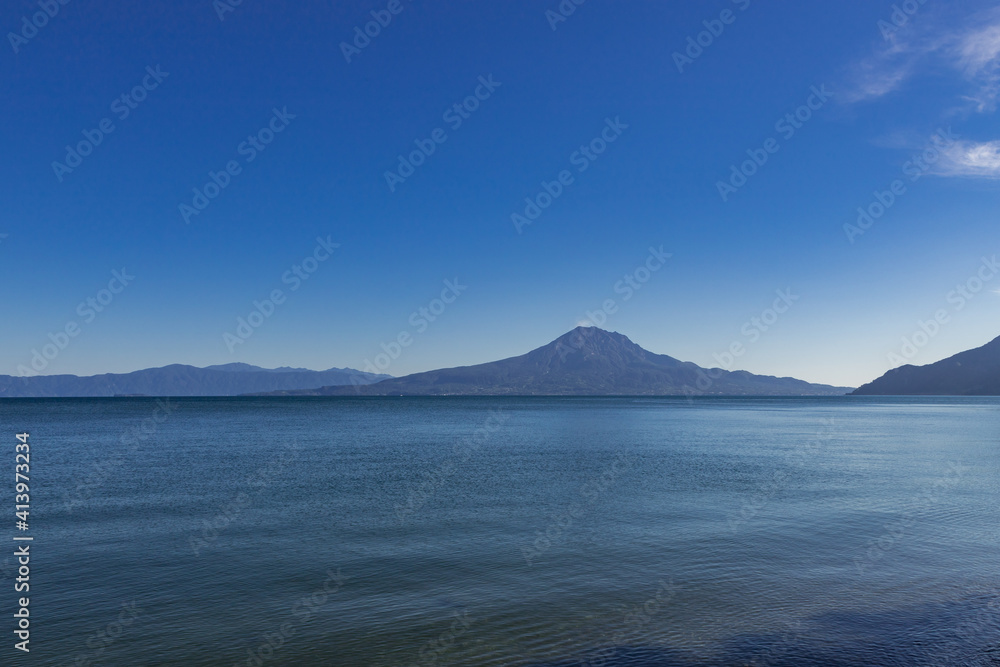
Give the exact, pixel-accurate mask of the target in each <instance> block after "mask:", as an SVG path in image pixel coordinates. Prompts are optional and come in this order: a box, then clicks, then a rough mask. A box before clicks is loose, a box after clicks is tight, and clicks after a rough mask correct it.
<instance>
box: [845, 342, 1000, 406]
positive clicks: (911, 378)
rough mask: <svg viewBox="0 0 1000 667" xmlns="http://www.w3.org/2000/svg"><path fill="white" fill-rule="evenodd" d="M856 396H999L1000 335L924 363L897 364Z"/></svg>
mask: <svg viewBox="0 0 1000 667" xmlns="http://www.w3.org/2000/svg"><path fill="white" fill-rule="evenodd" d="M854 394H855V395H858V396H1000V338H995V339H993V340H992V341H991V342H989V343H987V344H986V345H983V346H982V347H977V348H976V349H974V350H967V351H965V352H960V353H958V354H956V355H955V356H953V357H948V358H947V359H943V360H941V361H939V362H937V363H934V364H929V365H927V366H912V365H909V364H907V365H906V366H900V367H899V368H894V369H892V370H891V371H889V372H888V373H886V374H885V375H883V376H882V377H880V378H878V379H877V380H874V381H873V382H869V383H868V384H866V385H864V386H862V387H859V388H858V389H856V390H855V391H854Z"/></svg>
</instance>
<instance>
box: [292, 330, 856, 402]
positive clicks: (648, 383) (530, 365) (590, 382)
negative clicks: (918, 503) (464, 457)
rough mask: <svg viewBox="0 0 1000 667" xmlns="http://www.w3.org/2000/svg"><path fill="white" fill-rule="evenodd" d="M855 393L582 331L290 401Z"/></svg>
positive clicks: (609, 334) (314, 392)
mask: <svg viewBox="0 0 1000 667" xmlns="http://www.w3.org/2000/svg"><path fill="white" fill-rule="evenodd" d="M848 391H850V389H848V388H841V387H831V386H828V385H815V384H810V383H808V382H803V381H802V380H796V379H793V378H775V377H767V376H762V375H753V374H751V373H747V372H744V371H735V372H728V371H724V370H721V369H716V370H711V371H710V370H705V369H703V368H701V367H700V366H697V365H696V364H692V363H688V362H683V361H678V360H677V359H674V358H673V357H668V356H666V355H662V354H653V353H652V352H649V351H647V350H644V349H643V348H641V347H639V346H638V345H636V344H635V343H633V342H632V341H631V340H629V339H628V338H626V337H625V336H623V335H621V334H619V333H612V332H608V331H604V330H603V329H598V328H596V327H578V328H576V329H574V330H573V331H570V332H569V333H567V334H565V335H563V336H561V337H559V338H558V339H556V340H554V341H553V342H551V343H549V344H548V345H545V346H543V347H540V348H538V349H536V350H532V351H531V352H528V353H527V354H524V355H521V356H519V357H511V358H509V359H503V360H501V361H494V362H491V363H486V364H479V365H476V366H463V367H459V368H445V369H442V370H436V371H428V372H426V373H417V374H415V375H408V376H406V377H401V378H393V379H390V380H383V381H381V382H378V383H376V384H371V385H367V386H358V387H323V388H321V389H318V390H310V391H298V392H282V393H283V394H286V395H314V396H315V395H325V396H345V395H362V396H391V395H410V396H414V395H428V396H435V395H525V396H531V395H540V396H560V395H570V396H587V395H591V396H602V395H604V396H608V395H636V396H641V395H646V396H677V395H702V394H708V395H760V396H777V395H841V394H846V393H847V392H848Z"/></svg>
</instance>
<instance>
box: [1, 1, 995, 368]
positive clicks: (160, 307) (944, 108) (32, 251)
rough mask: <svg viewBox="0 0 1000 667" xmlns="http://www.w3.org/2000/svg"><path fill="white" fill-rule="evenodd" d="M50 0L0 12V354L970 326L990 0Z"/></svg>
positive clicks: (423, 358)
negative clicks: (580, 333)
mask: <svg viewBox="0 0 1000 667" xmlns="http://www.w3.org/2000/svg"><path fill="white" fill-rule="evenodd" d="M56 4H58V3H57V2H56V3H53V4H48V3H46V1H45V0H42V3H41V6H40V5H39V4H38V3H37V2H27V1H22V0H17V1H15V2H10V3H7V4H6V5H5V6H4V9H3V11H2V12H0V26H2V28H3V31H4V33H5V34H7V40H6V43H5V44H4V46H3V47H0V58H3V59H4V60H5V61H6V63H5V64H4V66H3V72H4V74H3V75H2V83H0V86H2V88H0V90H2V93H3V95H4V99H5V100H6V104H5V110H6V114H5V122H4V138H5V142H4V144H5V157H4V159H3V160H2V161H0V165H2V167H0V168H2V170H3V171H2V173H0V176H2V180H0V182H2V183H3V184H4V185H3V187H4V197H3V201H4V204H5V206H4V212H3V217H2V220H0V233H2V234H5V235H6V236H4V237H3V238H0V260H2V261H0V272H2V280H3V284H4V285H6V286H7V289H5V290H4V302H5V312H6V316H7V324H6V325H5V327H4V329H3V345H2V347H0V354H2V359H0V362H2V363H0V372H2V373H9V374H18V368H19V367H23V368H25V369H31V368H32V358H33V352H34V351H38V352H39V354H44V353H45V352H46V351H47V352H48V353H49V354H48V357H51V358H46V359H40V358H36V361H35V368H36V369H37V368H38V367H41V372H42V373H44V374H54V373H77V374H94V373H101V372H127V371H131V370H136V369H139V368H145V367H150V366H159V365H165V364H168V363H190V364H195V365H209V364H216V363H227V362H232V361H242V362H247V363H253V364H258V365H261V366H268V367H274V366H284V365H287V366H297V367H309V368H328V367H332V366H338V367H341V366H350V367H355V368H362V367H364V366H365V364H366V362H367V361H373V360H375V358H376V355H377V354H379V353H380V352H382V351H383V348H382V344H383V343H384V344H386V347H388V348H389V349H390V351H391V352H392V351H395V348H394V346H393V345H391V342H392V341H394V340H397V339H398V338H399V337H400V335H401V334H404V340H407V341H409V345H407V346H406V347H401V348H400V350H399V354H398V356H397V358H395V359H393V360H392V361H391V363H390V364H388V366H387V367H385V368H384V372H387V373H390V374H393V375H404V374H407V373H411V372H416V371H422V370H428V369H432V368H438V367H442V366H453V365H465V364H472V363H479V362H484V361H490V360H494V359H498V358H502V357H506V356H512V355H516V354H521V353H523V352H526V351H527V350H529V349H532V348H534V347H537V346H539V345H542V344H544V343H546V342H548V341H550V340H552V339H554V338H555V337H557V336H559V335H560V334H562V333H565V332H566V331H568V330H569V329H571V328H572V327H574V326H576V325H577V324H579V323H585V322H588V321H591V322H592V323H597V324H601V323H603V326H604V328H607V329H611V330H616V331H619V332H622V333H624V334H626V335H628V336H629V337H630V338H632V340H634V341H635V342H637V343H639V344H640V345H642V346H644V347H646V348H647V349H650V350H652V351H655V352H659V353H664V354H669V355H671V356H674V357H678V358H681V359H684V360H689V361H694V362H696V363H699V364H702V365H705V366H717V365H720V364H723V363H724V362H725V363H726V364H729V365H728V366H727V367H729V368H734V369H735V368H743V369H746V370H750V371H752V372H756V373H765V374H773V375H792V376H796V377H800V378H803V379H806V380H811V381H816V382H827V383H833V384H842V385H858V384H861V383H863V382H866V381H868V380H870V379H872V378H874V377H876V376H878V375H880V374H882V373H883V372H885V371H886V370H887V369H888V368H890V367H891V366H892V365H894V364H895V365H898V363H899V362H901V361H909V362H911V363H917V364H924V363H930V362H933V361H936V360H938V359H941V358H944V357H946V356H949V355H951V354H954V353H956V352H959V351H961V350H963V349H967V348H970V347H975V346H979V345H982V344H984V343H986V342H988V341H989V340H991V339H993V338H994V337H996V336H997V335H1000V327H998V326H997V317H996V313H997V309H998V307H1000V293H998V292H997V290H1000V275H995V276H993V275H990V274H991V273H996V271H995V270H993V269H991V268H989V266H990V262H991V261H992V257H993V256H994V254H995V253H997V254H1000V237H998V234H997V232H996V229H997V221H998V220H997V210H998V206H997V204H998V194H1000V189H998V185H1000V132H998V130H1000V125H998V123H997V115H996V104H997V97H998V94H1000V90H998V81H1000V11H998V10H997V9H996V7H995V6H991V4H992V3H986V2H949V3H944V2H934V1H933V0H928V1H927V2H926V3H924V4H919V3H918V2H917V1H916V0H911V2H910V3H909V4H905V3H896V4H897V5H898V6H901V9H900V11H901V12H902V11H903V5H905V8H906V9H909V10H911V11H912V13H911V14H906V13H905V12H903V13H897V14H896V16H895V17H894V16H893V13H894V11H895V10H894V8H893V3H891V2H869V1H865V2H862V1H860V0H847V1H845V2H840V3H793V2H778V3H774V2H772V3H763V2H758V1H757V0H750V1H748V0H738V1H736V2H732V1H729V0H725V1H723V0H719V1H716V2H706V3H698V4H697V5H692V6H687V4H684V6H674V5H681V3H662V2H631V3H609V2H599V1H598V0H588V1H587V2H584V3H583V4H581V5H575V4H572V3H568V2H564V3H563V4H562V7H563V10H564V12H565V13H566V14H568V15H563V14H559V13H558V12H559V11H560V3H558V2H555V1H553V2H531V3H529V2H519V1H511V2H504V3H437V4H422V3H415V2H410V1H409V0H399V2H393V3H390V2H389V1H388V0H386V1H377V2H359V3H300V4H295V5H287V4H285V3H282V4H280V5H275V4H274V3H261V2H253V1H251V0H245V1H244V2H243V3H242V4H240V5H239V6H233V7H229V9H232V11H226V7H228V6H223V5H221V4H220V3H219V2H217V3H215V4H213V3H212V2H210V1H209V0H199V1H197V2H195V1H189V0H181V1H179V2H175V3H171V4H170V5H169V7H158V6H150V5H147V4H140V5H136V4H135V3H125V2H117V1H110V2H106V3H101V4H100V5H94V4H87V3H82V2H78V1H76V0H70V1H69V2H68V3H67V4H65V5H58V11H57V12H55V15H54V16H52V17H51V18H49V17H48V16H45V15H44V14H43V15H39V12H43V11H44V7H45V6H48V7H49V12H50V13H52V12H54V11H55V10H54V9H53V8H54V7H55V6H56ZM570 7H573V8H575V9H574V11H573V12H572V13H571V14H569V13H568V11H566V10H568V8H570ZM392 10H395V11H396V13H393V11H392ZM372 12H375V14H374V16H373V14H372ZM220 14H221V18H220ZM555 17H558V18H555ZM379 19H380V20H381V21H382V22H383V23H385V25H379V24H377V23H374V24H372V23H370V22H372V21H377V20H379ZM561 19H565V20H561ZM894 19H895V23H899V24H901V26H898V27H897V26H896V25H895V24H894V23H893V20H894ZM32 20H35V21H36V23H37V24H40V26H41V27H37V28H35V27H33V26H32V27H25V21H27V22H28V23H29V25H30V22H31V21H32ZM880 22H881V23H880ZM366 24H369V25H368V26H367V28H368V31H369V33H371V34H374V35H375V36H373V37H359V36H358V33H359V32H361V33H362V34H363V33H364V30H365V28H366ZM11 34H13V35H15V37H12V36H11ZM356 39H357V42H355V40H356ZM689 39H690V41H689ZM699 40H700V41H701V44H702V45H701V46H692V44H695V45H697V44H698V42H699ZM344 44H347V45H348V46H344ZM345 54H346V55H345ZM678 54H680V55H678ZM348 60H350V62H348ZM477 95H478V97H477ZM123 96H126V97H125V98H124V99H123ZM456 104H457V105H460V106H459V108H458V109H455V105H456ZM810 105H811V107H812V108H810ZM126 113H127V115H126ZM796 113H797V114H798V118H796V117H795V114H796ZM788 114H792V118H791V119H786V115H788ZM102 123H103V125H102ZM102 127H103V130H102ZM109 128H113V129H112V130H111V131H110V132H109V133H106V132H105V131H104V130H107V129H109ZM942 131H943V133H941V134H939V132H942ZM98 139H99V140H100V141H99V142H98V141H97V140H98ZM81 142H83V146H82V148H81V146H80V144H81ZM91 144H96V145H91ZM255 145H256V146H257V147H255ZM67 146H69V147H70V148H72V149H74V152H75V150H76V149H77V148H81V152H84V153H88V154H87V155H85V156H84V155H81V156H80V157H79V158H77V157H74V156H73V155H67ZM258 147H259V149H258ZM421 147H423V149H422V150H423V153H419V152H418V153H417V154H416V155H415V156H413V155H411V154H412V153H413V152H414V151H421ZM432 148H433V151H432V150H431V149H432ZM929 149H930V150H929ZM925 151H928V152H927V154H926V155H925V154H924V153H925ZM424 153H429V154H426V155H425V154H424ZM401 155H402V156H403V159H404V161H405V162H406V164H405V165H402V166H401V164H400V157H399V156H401ZM921 156H923V157H921ZM251 157H252V159H251ZM411 157H412V160H411ZM755 157H756V159H757V162H758V163H761V162H762V163H763V164H756V163H753V162H750V163H747V164H744V163H746V162H747V161H748V160H753V159H754V158H755ZM765 158H766V160H765ZM915 158H916V160H915ZM54 163H59V164H58V165H54ZM413 163H419V164H418V165H416V166H414V165H413ZM74 164H75V165H76V166H71V165H74ZM60 165H61V166H60ZM734 166H735V168H736V169H737V170H740V169H742V170H743V171H744V172H745V173H750V175H749V176H745V173H744V174H742V175H740V176H733V172H732V169H733V167H734ZM227 167H228V168H229V169H230V171H229V172H227ZM69 169H71V171H70V170H69ZM411 170H412V173H411ZM387 172H395V176H387ZM212 174H214V180H215V183H218V184H220V185H221V184H224V185H225V187H218V186H216V185H215V183H213V176H212ZM560 177H562V179H563V182H560ZM744 181H745V182H744ZM897 181H898V182H897ZM720 182H721V183H727V184H728V187H727V186H720ZM546 184H547V186H548V190H546ZM734 184H735V185H734ZM894 184H895V187H896V190H897V193H899V194H893V187H894ZM206 185H208V192H206V191H205V188H206ZM737 185H738V187H737ZM195 189H197V190H198V191H199V194H196V193H195ZM550 193H554V194H556V195H557V196H555V197H553V196H552V194H550ZM209 194H210V195H212V198H211V199H209V198H208V197H207V196H206V195H209ZM540 195H541V196H540ZM199 197H205V199H200V198H199ZM546 197H548V199H547V198H546ZM890 197H891V203H890ZM526 198H528V199H529V200H534V202H536V203H535V205H538V204H543V205H545V208H544V210H542V209H541V208H540V209H539V210H538V211H534V210H533V209H532V208H531V206H530V205H529V202H526V201H525V200H526ZM880 199H881V203H880V202H879V200H880ZM182 205H184V206H187V207H190V208H187V209H185V208H183V207H182ZM196 205H198V206H201V205H204V207H203V210H198V209H197V208H196ZM880 206H881V207H882V209H881V213H880V208H879V207H880ZM859 207H860V208H861V209H862V210H869V211H871V212H874V213H876V214H879V215H878V216H876V217H872V218H869V219H862V222H863V223H864V225H865V226H866V228H861V227H859V226H858V223H857V221H858V218H859V212H858V209H859ZM526 209H528V210H527V211H526ZM193 210H197V211H198V212H197V213H196V214H193V213H192V211H193ZM185 211H186V214H185ZM536 213H537V214H538V215H537V217H536V218H535V219H534V220H531V221H528V220H527V217H521V218H519V217H514V219H513V220H512V216H513V215H515V214H516V215H517V216H526V215H529V214H530V215H532V216H534V215H535V214H536ZM868 220H870V222H869V221H868ZM518 221H521V222H520V223H519V222H518ZM525 221H527V222H530V224H527V222H525ZM845 225H847V227H846V228H845ZM852 225H853V227H852ZM317 239H320V240H322V241H323V242H325V246H324V244H323V243H320V241H318V240H317ZM334 246H336V247H334ZM324 248H326V249H324ZM651 248H652V249H653V251H655V252H658V253H660V255H661V256H662V255H663V254H669V255H670V257H669V259H666V260H663V261H660V260H656V261H653V262H652V264H647V261H649V259H650V257H651V250H650V249H651ZM310 258H311V259H310ZM319 258H322V260H321V259H319ZM984 258H985V259H986V260H987V263H986V265H985V266H984ZM658 264H660V265H661V266H658V270H655V271H649V269H648V268H646V269H643V268H642V267H649V266H651V265H652V266H656V265H658ZM295 267H299V268H298V269H296V268H295ZM123 269H124V277H125V282H127V284H125V285H123V282H122V281H121V280H119V279H114V275H113V273H112V272H113V271H118V272H119V274H121V273H122V270H123ZM310 269H311V270H312V271H311V272H310ZM131 276H134V278H132V277H131ZM300 276H307V278H302V277H300ZM626 277H628V278H626ZM113 279H114V280H113ZM643 279H645V281H644V282H643ZM445 281H451V284H452V286H454V287H457V288H458V289H457V290H455V289H451V288H449V287H448V286H447V285H446V283H445ZM629 281H631V282H632V283H634V284H635V285H638V287H637V288H632V287H630V286H629ZM109 283H110V288H111V289H109ZM959 286H962V290H964V292H965V294H964V295H963V294H962V290H958V288H959ZM449 289H451V291H449ZM275 290H280V291H281V293H280V296H279V299H278V300H279V301H280V303H275V304H273V306H272V305H269V304H268V303H266V301H268V300H269V299H270V297H271V296H272V294H273V293H274V291H275ZM787 290H791V292H790V294H791V297H792V298H790V299H788V300H787V301H786V302H780V303H778V304H777V305H778V307H779V309H781V310H784V311H785V312H782V313H780V314H779V313H778V312H777V310H774V311H773V312H771V311H769V309H772V308H775V305H776V301H777V300H779V297H778V296H777V294H776V293H777V292H778V291H782V292H784V293H785V294H786V297H787V295H788V294H789V292H788V291H787ZM956 290H958V291H956ZM443 292H445V297H447V300H450V301H451V302H450V303H447V304H446V303H445V302H444V301H436V300H437V299H441V297H442V293H443ZM88 299H94V300H95V303H96V304H97V306H99V307H100V312H98V310H97V307H95V306H93V304H91V305H88V304H87V300H88ZM255 301H256V302H257V304H259V306H255V304H254V302H255ZM787 303H790V304H791V305H786V304H787ZM605 305H610V306H611V308H610V311H613V312H611V314H606V313H605V314H603V315H602V314H601V313H598V312H597V311H598V310H599V309H603V308H604V306H605ZM421 308H424V309H427V312H426V313H424V314H421V313H420V309H421ZM255 310H258V312H259V311H263V312H264V313H265V314H267V315H268V316H267V317H265V316H264V315H257V316H253V315H251V313H253V312H254V311H255ZM435 313H436V314H435ZM588 313H590V315H588ZM942 313H943V315H942ZM428 314H430V317H428V316H427V315H428ZM431 317H433V321H431ZM605 317H606V319H605ZM239 318H243V319H244V320H246V321H247V325H245V326H243V328H242V333H243V334H246V333H247V332H251V333H250V335H249V336H245V335H242V334H241V333H240V331H241V329H240V327H241V325H240V323H239ZM754 318H756V322H755V320H754ZM935 318H937V320H936V321H934V320H935ZM251 320H252V322H253V323H256V324H259V326H256V327H254V326H251ZM768 323H770V324H768ZM935 324H936V325H937V326H935ZM68 325H69V327H70V330H71V331H73V332H75V335H74V336H72V337H70V336H68V335H66V336H65V337H64V336H62V335H60V332H64V331H65V330H66V327H67V326H68ZM248 327H249V328H248ZM765 328H766V330H765ZM227 334H228V335H229V337H228V338H227V336H226V335H227ZM407 335H408V337H407ZM914 337H916V339H915V340H914ZM234 338H235V339H237V340H238V342H234ZM904 339H906V341H904ZM733 343H741V344H743V348H742V349H743V350H744V351H743V354H742V355H740V356H739V357H738V358H734V359H732V361H731V362H730V360H728V359H727V358H726V356H725V354H724V353H725V352H726V351H727V350H728V349H730V347H731V346H732V345H733ZM907 344H909V345H910V347H909V348H908V347H907ZM46 345H50V347H49V348H47V350H46V349H44V348H45V346H46ZM716 355H718V356H716ZM893 355H895V357H893ZM718 359H721V361H720V360H718ZM383 360H384V358H383Z"/></svg>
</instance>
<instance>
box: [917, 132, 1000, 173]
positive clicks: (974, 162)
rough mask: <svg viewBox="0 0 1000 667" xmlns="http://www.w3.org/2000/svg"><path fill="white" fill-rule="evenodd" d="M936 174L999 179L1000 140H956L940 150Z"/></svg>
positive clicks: (934, 171) (935, 169) (935, 166)
mask: <svg viewBox="0 0 1000 667" xmlns="http://www.w3.org/2000/svg"><path fill="white" fill-rule="evenodd" d="M933 173H934V174H935V175H937V176H965V177H969V176H971V177H974V178H990V179H1000V141H986V142H975V141H958V142H955V143H954V144H952V145H950V146H948V147H947V148H945V149H944V150H943V151H942V155H941V158H940V159H939V160H938V161H937V163H936V164H935V165H934V170H933Z"/></svg>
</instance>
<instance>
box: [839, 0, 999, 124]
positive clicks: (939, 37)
mask: <svg viewBox="0 0 1000 667" xmlns="http://www.w3.org/2000/svg"><path fill="white" fill-rule="evenodd" d="M943 24H944V21H942V20H940V19H939V18H937V17H933V16H931V15H923V16H921V17H919V19H913V20H912V22H911V23H910V24H908V25H906V26H905V27H903V28H901V29H899V30H898V31H896V32H894V33H892V34H891V35H889V36H888V38H887V41H886V44H885V45H883V46H881V47H880V48H879V49H878V50H877V51H876V53H874V54H873V55H872V56H870V57H868V58H866V59H864V60H862V61H860V62H859V63H856V64H855V65H854V67H853V73H852V77H851V78H852V80H853V86H852V88H851V90H849V91H848V93H847V94H846V95H844V99H846V100H847V101H848V102H861V101H865V100H871V99H877V98H880V97H883V96H885V95H888V94H890V93H892V92H895V91H896V90H899V89H900V88H902V87H903V85H904V84H905V83H906V82H907V81H908V80H909V79H911V78H913V77H915V76H917V75H919V74H921V73H925V72H929V71H934V70H935V69H939V66H940V65H941V64H943V65H945V67H946V68H947V69H948V70H952V71H955V72H957V73H958V74H959V76H960V77H961V78H962V79H963V80H964V81H965V82H966V83H967V84H968V85H969V89H970V90H969V92H968V93H966V94H965V95H963V99H964V100H965V102H966V103H967V105H969V106H970V107H971V108H972V109H974V110H975V111H978V112H980V113H988V112H992V111H994V110H996V105H997V100H998V99H1000V9H993V10H991V11H989V12H984V13H980V14H978V15H976V16H974V17H973V18H972V20H971V21H970V22H969V23H968V24H966V25H965V26H962V27H957V28H956V27H951V28H948V27H945V28H942V27H941V26H942V25H943Z"/></svg>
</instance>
